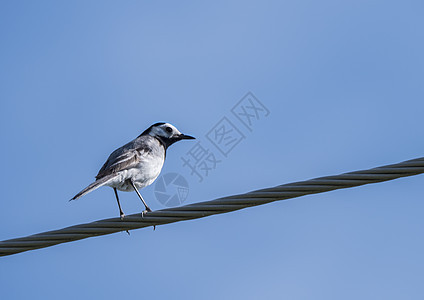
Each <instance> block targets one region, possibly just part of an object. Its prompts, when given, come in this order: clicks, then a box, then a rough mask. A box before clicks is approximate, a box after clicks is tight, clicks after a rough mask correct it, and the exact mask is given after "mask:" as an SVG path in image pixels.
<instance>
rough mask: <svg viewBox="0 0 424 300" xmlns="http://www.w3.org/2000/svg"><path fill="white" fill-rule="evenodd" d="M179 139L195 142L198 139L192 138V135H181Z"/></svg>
mask: <svg viewBox="0 0 424 300" xmlns="http://www.w3.org/2000/svg"><path fill="white" fill-rule="evenodd" d="M178 139H180V140H194V139H196V138H195V137H192V136H190V135H186V134H182V133H181V134H180V135H179V136H178Z"/></svg>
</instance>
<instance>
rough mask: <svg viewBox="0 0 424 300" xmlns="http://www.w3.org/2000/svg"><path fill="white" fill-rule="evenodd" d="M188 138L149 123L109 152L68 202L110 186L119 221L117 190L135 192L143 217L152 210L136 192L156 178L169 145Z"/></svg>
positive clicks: (168, 127) (165, 126)
mask: <svg viewBox="0 0 424 300" xmlns="http://www.w3.org/2000/svg"><path fill="white" fill-rule="evenodd" d="M192 139H195V138H194V137H192V136H190V135H186V134H183V133H181V132H180V131H179V130H178V129H177V128H176V127H175V126H173V125H171V124H169V123H165V122H159V123H155V124H153V125H152V126H150V127H149V128H147V129H146V130H145V131H143V133H141V134H140V135H139V136H138V137H136V138H135V139H134V140H132V141H131V142H129V143H127V144H125V145H124V146H122V147H120V148H118V149H116V150H115V151H113V152H112V153H111V154H110V156H109V158H108V159H107V160H106V162H105V163H104V165H103V166H102V168H101V169H100V171H99V173H98V174H97V176H96V177H95V179H96V181H94V182H93V183H91V184H90V185H89V186H87V187H86V188H85V189H83V190H82V191H80V192H79V193H78V194H76V195H75V196H74V197H73V198H72V199H71V200H69V201H72V200H77V199H78V198H80V197H82V196H84V195H86V194H88V193H90V192H92V191H94V190H96V189H98V188H99V187H101V186H109V187H112V188H113V191H114V193H115V197H116V201H117V202H118V208H119V215H120V218H121V220H122V219H124V217H125V214H124V212H123V211H122V207H121V203H120V202H119V197H118V190H119V191H124V192H131V191H135V192H136V193H137V195H138V197H139V198H140V200H141V202H143V204H144V207H145V210H144V211H143V212H142V213H141V216H142V217H143V216H144V214H145V213H147V212H151V211H152V210H151V209H150V208H149V206H148V205H147V203H146V202H145V201H144V199H143V197H142V196H141V194H140V192H139V189H142V188H144V187H146V186H148V185H150V184H152V183H153V182H154V181H155V180H156V178H157V177H158V176H159V174H160V172H161V170H162V167H163V164H164V162H165V157H166V150H167V149H168V147H169V146H171V145H172V144H174V143H175V142H178V141H181V140H192Z"/></svg>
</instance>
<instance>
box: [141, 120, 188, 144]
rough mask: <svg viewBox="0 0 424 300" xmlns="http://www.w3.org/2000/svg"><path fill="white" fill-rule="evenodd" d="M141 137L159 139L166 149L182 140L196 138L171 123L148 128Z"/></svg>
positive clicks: (162, 123) (157, 124)
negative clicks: (147, 136) (148, 136)
mask: <svg viewBox="0 0 424 300" xmlns="http://www.w3.org/2000/svg"><path fill="white" fill-rule="evenodd" d="M141 135H151V136H153V137H155V138H157V139H158V140H159V141H160V142H161V143H162V144H163V145H164V147H165V149H166V148H168V147H169V146H171V145H172V144H173V143H175V142H178V141H181V140H193V139H195V138H194V137H192V136H190V135H186V134H183V133H181V132H180V131H179V130H178V129H177V128H176V127H175V126H174V125H172V124H169V123H164V122H160V123H155V124H153V125H152V126H150V127H149V128H147V129H146V130H145V131H144V132H143V133H142V134H141Z"/></svg>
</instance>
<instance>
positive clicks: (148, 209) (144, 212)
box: [141, 206, 152, 218]
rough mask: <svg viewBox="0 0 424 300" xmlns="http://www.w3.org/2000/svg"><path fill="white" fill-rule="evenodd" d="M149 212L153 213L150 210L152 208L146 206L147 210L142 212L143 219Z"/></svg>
mask: <svg viewBox="0 0 424 300" xmlns="http://www.w3.org/2000/svg"><path fill="white" fill-rule="evenodd" d="M148 212H152V210H151V209H150V207H148V206H146V209H145V210H143V211H142V212H141V217H142V218H144V214H146V213H148Z"/></svg>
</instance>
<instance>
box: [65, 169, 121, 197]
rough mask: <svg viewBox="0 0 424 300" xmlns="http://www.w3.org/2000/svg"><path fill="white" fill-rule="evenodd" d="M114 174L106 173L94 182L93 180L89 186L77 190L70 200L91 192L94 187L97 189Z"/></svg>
mask: <svg viewBox="0 0 424 300" xmlns="http://www.w3.org/2000/svg"><path fill="white" fill-rule="evenodd" d="M115 176H116V174H110V175H106V176H104V177H102V178H100V179H97V180H96V181H95V182H93V183H92V184H90V185H89V186H87V187H86V188H85V189H83V190H82V191H81V192H79V193H78V194H76V195H75V196H74V197H73V198H72V199H71V200H69V201H72V200H77V199H78V198H80V197H82V196H84V195H85V194H88V193H89V192H92V191H94V190H96V189H98V188H99V187H101V186H103V185H105V184H106V183H107V182H108V181H109V180H110V179H112V178H114V177H115Z"/></svg>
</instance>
